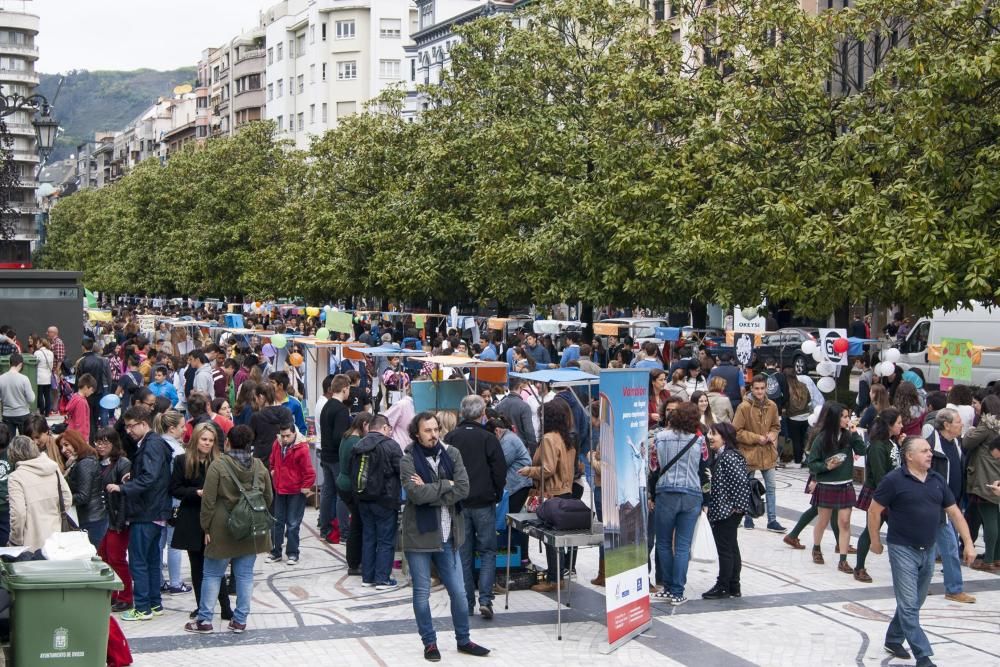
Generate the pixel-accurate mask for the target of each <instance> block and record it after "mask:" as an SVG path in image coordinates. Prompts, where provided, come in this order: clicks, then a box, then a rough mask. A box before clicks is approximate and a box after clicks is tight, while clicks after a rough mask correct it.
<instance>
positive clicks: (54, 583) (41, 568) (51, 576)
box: [0, 558, 122, 667]
mask: <svg viewBox="0 0 1000 667" xmlns="http://www.w3.org/2000/svg"><path fill="white" fill-rule="evenodd" d="M0 583H2V584H3V587H4V588H6V589H7V590H8V591H10V595H11V602H12V609H11V616H10V619H11V629H10V645H11V651H12V652H13V654H14V664H15V665H18V667H34V666H36V665H58V666H59V667H64V666H69V665H72V666H74V667H75V666H77V665H78V666H79V667H94V666H95V665H104V664H106V663H107V653H108V618H109V617H110V614H111V611H110V610H111V591H116V590H121V588H122V582H121V580H120V579H119V578H118V577H117V576H116V575H115V572H114V570H112V569H111V567H110V566H108V565H107V564H105V563H104V562H103V561H101V560H99V559H96V558H95V559H93V560H89V561H86V560H68V561H50V560H35V561H24V562H19V563H4V564H3V569H2V571H0Z"/></svg>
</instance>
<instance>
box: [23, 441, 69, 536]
mask: <svg viewBox="0 0 1000 667" xmlns="http://www.w3.org/2000/svg"><path fill="white" fill-rule="evenodd" d="M7 489H8V493H9V502H10V543H11V544H12V545H14V546H25V547H28V548H30V549H41V548H42V545H43V544H44V543H45V540H46V539H48V537H49V535H51V534H52V533H58V532H60V531H61V530H62V515H61V514H60V512H59V496H58V495H57V494H58V493H61V494H62V504H63V507H66V508H69V507H70V506H71V505H72V504H73V494H72V492H71V491H70V490H69V484H67V483H66V482H65V480H63V477H62V475H61V474H59V466H57V465H56V464H55V463H54V462H53V461H52V459H50V458H49V457H47V456H45V455H44V454H40V455H38V456H36V457H35V458H33V459H28V460H27V461H21V462H20V463H18V464H17V467H16V468H15V470H14V471H13V472H12V473H10V476H9V477H8V478H7Z"/></svg>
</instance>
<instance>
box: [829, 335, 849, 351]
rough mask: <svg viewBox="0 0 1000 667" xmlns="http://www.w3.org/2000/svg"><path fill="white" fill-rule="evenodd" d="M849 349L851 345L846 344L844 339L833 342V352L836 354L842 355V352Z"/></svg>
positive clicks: (846, 341)
mask: <svg viewBox="0 0 1000 667" xmlns="http://www.w3.org/2000/svg"><path fill="white" fill-rule="evenodd" d="M850 347H851V344H850V342H848V340H847V339H846V338H838V339H837V340H835V341H833V351H834V352H836V353H837V354H843V353H844V352H847V350H848V349H850Z"/></svg>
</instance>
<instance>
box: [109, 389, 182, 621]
mask: <svg viewBox="0 0 1000 667" xmlns="http://www.w3.org/2000/svg"><path fill="white" fill-rule="evenodd" d="M152 420H153V419H152V413H151V412H150V410H149V408H147V407H146V406H145V405H133V406H132V407H130V408H129V409H128V410H126V411H125V414H124V415H122V421H124V422H125V429H126V431H128V433H129V434H130V435H131V436H132V437H133V438H135V439H136V440H137V441H138V442H139V447H138V451H137V452H136V455H135V460H133V461H132V472H131V477H130V478H129V480H128V481H127V482H123V483H122V484H121V485H118V484H108V485H107V487H105V488H106V489H107V491H108V493H114V492H116V491H117V492H121V494H122V495H123V496H124V497H125V506H126V508H127V509H126V516H127V517H128V522H129V538H128V566H129V572H130V573H131V575H132V584H133V600H134V605H135V606H134V608H133V609H130V610H128V611H126V612H125V613H124V614H122V616H121V618H122V620H123V621H144V620H147V619H150V618H152V617H153V616H154V615H156V616H159V615H161V614H162V613H163V604H162V600H161V598H160V532H161V531H162V530H163V524H164V523H165V522H166V520H167V519H169V518H170V512H171V501H170V463H171V459H172V456H173V453H172V451H171V449H170V445H168V444H167V441H166V440H164V439H163V438H162V437H161V436H160V435H159V434H157V433H153V431H152V429H151V428H150V427H151V425H152Z"/></svg>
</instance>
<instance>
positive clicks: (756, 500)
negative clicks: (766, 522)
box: [747, 477, 767, 519]
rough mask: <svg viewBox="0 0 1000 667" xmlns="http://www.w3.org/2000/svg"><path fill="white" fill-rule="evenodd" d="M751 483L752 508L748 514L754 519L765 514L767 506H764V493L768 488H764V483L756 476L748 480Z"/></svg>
mask: <svg viewBox="0 0 1000 667" xmlns="http://www.w3.org/2000/svg"><path fill="white" fill-rule="evenodd" d="M747 483H748V484H749V485H750V508H749V510H748V511H747V514H749V515H750V517H751V518H753V519H759V518H760V517H762V516H764V512H765V511H766V508H765V506H764V493H765V492H766V491H767V489H765V488H764V483H763V482H761V481H760V480H759V479H757V478H756V477H754V478H753V479H751V480H749V482H747Z"/></svg>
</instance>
